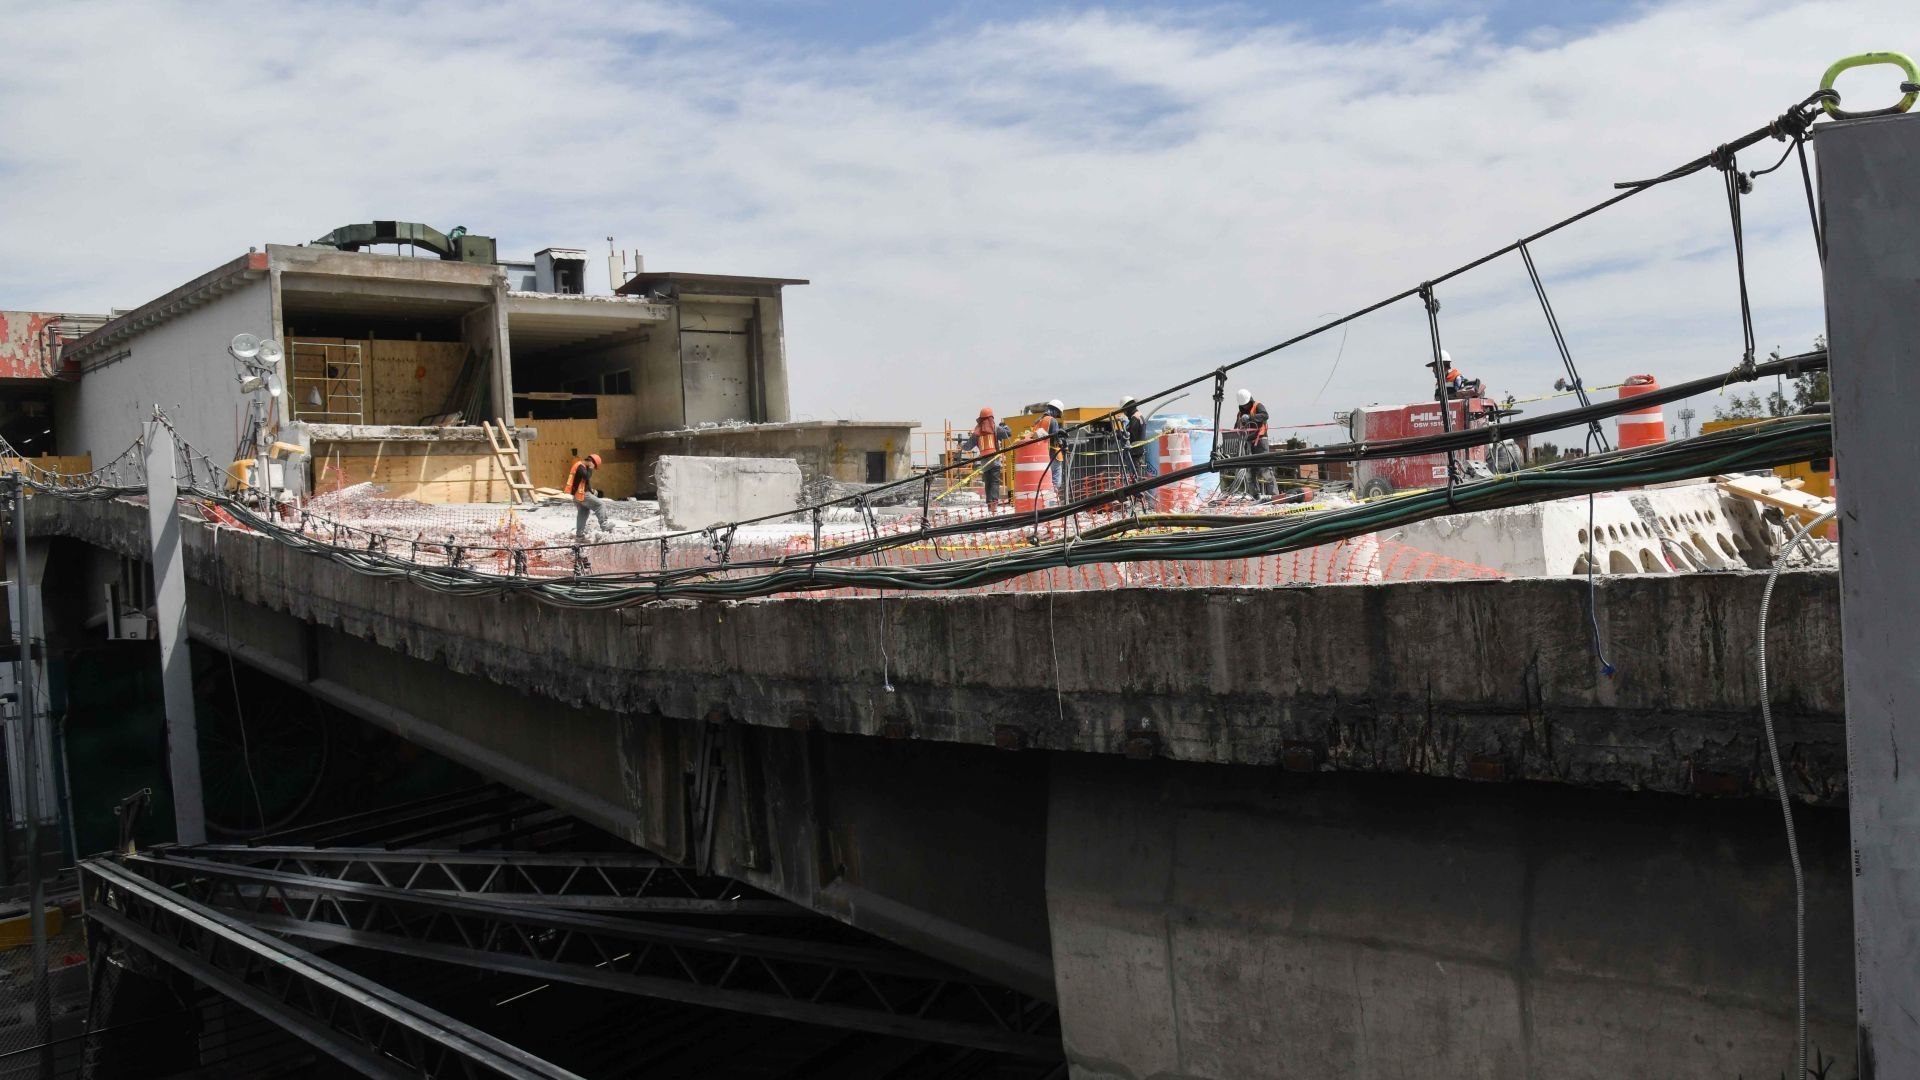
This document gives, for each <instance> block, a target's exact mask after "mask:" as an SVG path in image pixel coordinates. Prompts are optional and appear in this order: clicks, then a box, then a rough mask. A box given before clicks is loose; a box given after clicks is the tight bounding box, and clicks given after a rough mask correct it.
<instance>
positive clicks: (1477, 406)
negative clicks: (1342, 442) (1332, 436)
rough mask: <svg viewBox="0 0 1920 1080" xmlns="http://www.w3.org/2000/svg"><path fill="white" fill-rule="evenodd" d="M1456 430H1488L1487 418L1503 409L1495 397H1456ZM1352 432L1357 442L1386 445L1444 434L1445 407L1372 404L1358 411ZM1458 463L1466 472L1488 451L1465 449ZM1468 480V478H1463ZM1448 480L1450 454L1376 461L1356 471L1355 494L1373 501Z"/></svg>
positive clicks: (1358, 466) (1457, 456) (1352, 418)
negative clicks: (1474, 428) (1415, 437)
mask: <svg viewBox="0 0 1920 1080" xmlns="http://www.w3.org/2000/svg"><path fill="white" fill-rule="evenodd" d="M1450 404H1451V405H1452V411H1453V427H1452V430H1454V431H1459V430H1461V429H1462V428H1466V427H1485V426H1486V423H1487V420H1486V418H1487V416H1488V415H1490V414H1491V413H1492V412H1493V410H1495V409H1498V408H1499V407H1500V406H1499V405H1498V404H1496V403H1495V402H1494V401H1493V400H1492V399H1491V398H1484V397H1471V398H1455V399H1454V400H1453V401H1452V402H1450ZM1347 424H1348V433H1349V435H1350V436H1351V437H1352V438H1353V441H1355V442H1367V443H1376V442H1385V441H1387V440H1389V439H1406V438H1411V437H1413V436H1415V435H1438V434H1439V433H1440V432H1441V430H1442V429H1441V425H1440V403H1439V402H1437V401H1425V402H1421V403H1420V404H1418V405H1368V406H1365V407H1363V408H1358V409H1355V410H1353V413H1352V414H1351V416H1350V418H1349V419H1348V421H1347ZM1454 457H1455V459H1456V460H1457V461H1458V462H1459V463H1460V466H1461V467H1462V468H1463V469H1464V468H1465V467H1466V464H1467V462H1469V461H1477V462H1482V463H1485V462H1486V460H1487V448H1486V447H1484V446H1476V447H1473V448H1471V449H1467V450H1460V451H1457V452H1456V453H1455V454H1454ZM1461 478H1462V479H1464V478H1465V477H1464V475H1463V476H1462V477H1461ZM1446 482H1447V455H1445V454H1422V455H1420V456H1418V457H1403V458H1372V459H1370V460H1366V461H1361V462H1359V463H1357V464H1356V465H1355V467H1354V472H1353V490H1354V491H1356V492H1358V493H1359V494H1361V495H1363V496H1367V497H1373V496H1377V495H1386V494H1389V493H1391V492H1395V491H1400V490H1402V489H1405V488H1430V487H1438V486H1443V485H1445V484H1446Z"/></svg>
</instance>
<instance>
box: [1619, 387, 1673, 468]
mask: <svg viewBox="0 0 1920 1080" xmlns="http://www.w3.org/2000/svg"><path fill="white" fill-rule="evenodd" d="M1658 389H1660V384H1659V383H1657V382H1654V381H1653V376H1651V375H1631V376H1628V378H1627V381H1626V382H1623V383H1621V384H1620V397H1621V399H1622V400H1625V399H1627V398H1636V397H1639V396H1640V395H1642V394H1651V393H1653V392H1654V391H1655V390H1658ZM1619 424H1620V427H1619V431H1620V437H1619V440H1618V441H1619V443H1620V449H1622V450H1627V449H1631V448H1632V447H1635V446H1653V445H1655V444H1656V443H1663V442H1666V441H1667V419H1666V417H1665V416H1664V415H1662V414H1661V412H1660V406H1658V405H1648V406H1647V407H1645V408H1642V409H1634V410H1632V411H1631V412H1625V413H1621V414H1620V419H1619Z"/></svg>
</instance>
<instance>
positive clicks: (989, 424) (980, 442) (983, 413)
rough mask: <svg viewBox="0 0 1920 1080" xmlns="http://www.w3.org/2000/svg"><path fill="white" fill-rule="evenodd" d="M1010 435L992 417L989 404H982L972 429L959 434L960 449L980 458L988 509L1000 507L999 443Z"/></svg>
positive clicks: (991, 408) (981, 476) (1006, 429)
mask: <svg viewBox="0 0 1920 1080" xmlns="http://www.w3.org/2000/svg"><path fill="white" fill-rule="evenodd" d="M1012 437H1013V432H1012V430H1011V429H1009V428H1008V427H1007V425H1005V424H1003V423H1001V422H999V421H998V420H995V419H994V417H993V406H991V405H982V406H981V407H980V417H979V419H977V420H975V421H974V422H973V430H972V431H969V432H967V433H966V434H964V435H961V436H960V449H962V450H970V451H973V452H974V454H975V455H976V456H978V457H979V458H980V460H981V465H980V479H981V480H982V481H983V482H984V483H985V485H986V490H987V509H988V510H997V509H999V507H1000V479H1001V476H1000V443H1001V441H1002V440H1004V439H1009V438H1012Z"/></svg>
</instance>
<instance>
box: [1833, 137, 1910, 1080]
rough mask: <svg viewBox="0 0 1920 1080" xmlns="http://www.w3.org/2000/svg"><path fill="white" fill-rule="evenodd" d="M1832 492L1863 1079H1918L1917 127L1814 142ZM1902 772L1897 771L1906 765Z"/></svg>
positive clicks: (1900, 770)
mask: <svg viewBox="0 0 1920 1080" xmlns="http://www.w3.org/2000/svg"><path fill="white" fill-rule="evenodd" d="M1814 142H1815V146H1816V148H1817V149H1818V151H1819V153H1818V157H1819V164H1820V203H1821V216H1822V219H1823V220H1824V221H1825V223H1826V242H1827V264H1826V299H1827V344H1828V348H1829V349H1830V350H1831V353H1832V356H1833V374H1832V378H1833V424H1834V444H1835V445H1834V449H1835V455H1836V457H1837V458H1838V459H1839V463H1838V465H1837V468H1838V471H1839V473H1840V474H1841V475H1843V476H1845V478H1846V479H1845V480H1844V481H1843V482H1842V483H1841V485H1840V499H1841V502H1840V509H1841V514H1840V588H1841V593H1840V596H1841V599H1840V619H1841V637H1842V642H1843V645H1844V652H1845V659H1844V665H1845V669H1846V683H1847V758H1848V768H1847V776H1848V792H1849V795H1848V806H1849V810H1850V813H1851V817H1852V825H1853V830H1852V832H1853V866H1854V875H1853V928H1854V948H1855V952H1856V957H1855V965H1856V970H1857V973H1858V976H1857V979H1858V985H1857V997H1858V1000H1857V1006H1858V1008H1859V1017H1860V1031H1859V1035H1860V1076H1861V1077H1862V1080H1868V1078H1871V1077H1876V1076H1877V1077H1892V1076H1920V662H1916V661H1915V659H1914V649H1913V640H1914V638H1913V630H1912V625H1911V624H1910V623H1909V622H1908V621H1907V620H1909V619H1911V618H1912V617H1913V613H1914V612H1915V611H1916V610H1920V500H1916V499H1915V498H1914V490H1913V466H1914V463H1915V462H1920V425H1916V424H1915V423H1914V417H1915V415H1916V413H1920V186H1916V184H1915V179H1914V178H1915V176H1916V175H1920V115H1914V116H1890V117H1878V118H1874V119H1870V120H1852V121H1846V122H1841V123H1834V124H1828V125H1823V126H1821V127H1819V128H1816V129H1815V140H1814ZM1902 759H1904V768H1903V767H1902V766H1903V760H1902Z"/></svg>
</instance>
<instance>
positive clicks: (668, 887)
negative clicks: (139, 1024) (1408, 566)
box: [154, 844, 822, 919]
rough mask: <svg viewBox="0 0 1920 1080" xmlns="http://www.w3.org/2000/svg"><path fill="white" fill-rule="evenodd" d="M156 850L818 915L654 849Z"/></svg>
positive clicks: (640, 902)
mask: <svg viewBox="0 0 1920 1080" xmlns="http://www.w3.org/2000/svg"><path fill="white" fill-rule="evenodd" d="M154 854H158V855H162V856H165V857H169V858H189V859H214V860H218V861H220V862H225V863H231V864H235V865H242V866H252V867H257V868H259V869H262V870H275V871H280V872H283V873H290V874H301V875H305V876H307V877H317V878H326V879H329V880H333V881H357V882H361V883H364V884H368V885H386V886H390V887H393V888H399V889H406V890H408V891H410V892H419V893H428V894H431V895H438V896H461V897H466V898H469V899H474V900H486V901H491V902H493V903H501V904H518V905H521V906H534V907H554V908H565V909H568V910H573V911H620V912H631V913H637V914H638V913H654V914H696V915H752V916H756V917H783V916H784V917H791V918H804V919H819V918H822V916H820V915H818V914H817V913H815V912H813V911H810V910H808V909H806V908H803V907H800V906H799V905H797V904H791V903H788V902H787V901H785V900H779V899H774V898H771V897H767V896H765V895H764V894H762V893H760V892H759V891H758V890H756V889H752V888H749V887H747V886H745V885H742V884H741V883H740V882H738V881H735V880H733V879H732V878H726V877H714V876H706V875H700V874H696V873H694V872H693V871H691V870H688V869H686V868H684V867H680V866H674V865H672V864H669V863H667V862H665V861H664V860H662V859H659V858H657V857H655V856H652V855H640V854H622V853H615V852H579V853H555V852H531V851H453V850H435V849H420V848H401V849H398V850H393V851H389V850H386V849H384V848H303V847H292V846H283V845H257V846H255V845H245V844H202V845H198V846H195V847H184V848H166V849H159V850H156V851H155V852H154Z"/></svg>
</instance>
